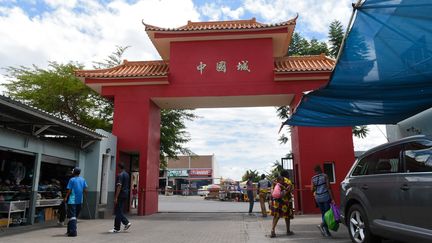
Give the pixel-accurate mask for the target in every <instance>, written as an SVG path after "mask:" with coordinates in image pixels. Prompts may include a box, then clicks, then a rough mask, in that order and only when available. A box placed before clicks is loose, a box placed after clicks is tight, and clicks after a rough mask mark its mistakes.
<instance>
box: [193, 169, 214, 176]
mask: <svg viewBox="0 0 432 243" xmlns="http://www.w3.org/2000/svg"><path fill="white" fill-rule="evenodd" d="M211 174H212V170H211V169H194V170H190V172H189V175H190V176H211Z"/></svg>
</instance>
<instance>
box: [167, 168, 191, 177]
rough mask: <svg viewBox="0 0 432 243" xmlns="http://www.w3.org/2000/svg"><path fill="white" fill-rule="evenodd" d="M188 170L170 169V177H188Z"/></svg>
mask: <svg viewBox="0 0 432 243" xmlns="http://www.w3.org/2000/svg"><path fill="white" fill-rule="evenodd" d="M188 176H189V174H188V171H187V170H168V177H188Z"/></svg>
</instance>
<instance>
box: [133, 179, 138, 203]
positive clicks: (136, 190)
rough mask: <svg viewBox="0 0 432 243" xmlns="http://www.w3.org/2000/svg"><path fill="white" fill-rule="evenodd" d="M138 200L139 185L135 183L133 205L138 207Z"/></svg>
mask: <svg viewBox="0 0 432 243" xmlns="http://www.w3.org/2000/svg"><path fill="white" fill-rule="evenodd" d="M137 201H138V189H137V185H136V184H134V185H133V189H132V207H133V208H137Z"/></svg>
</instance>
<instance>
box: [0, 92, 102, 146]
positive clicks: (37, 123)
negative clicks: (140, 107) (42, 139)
mask: <svg viewBox="0 0 432 243" xmlns="http://www.w3.org/2000/svg"><path fill="white" fill-rule="evenodd" d="M0 108H1V109H0V125H2V126H3V127H4V128H13V129H14V130H19V131H21V132H24V133H29V134H33V132H34V131H33V129H35V128H36V129H40V128H41V127H43V126H49V128H48V127H47V128H46V129H43V130H44V132H41V133H40V134H38V135H39V136H40V135H44V134H49V135H54V136H55V135H58V136H66V137H70V138H72V140H74V141H78V140H81V141H90V140H100V139H102V138H104V137H105V136H103V135H101V134H99V133H97V132H96V131H94V130H92V129H90V128H88V127H85V126H82V125H79V124H77V123H74V122H72V121H68V120H65V119H62V118H60V117H58V116H56V115H54V114H51V113H49V112H46V111H44V110H41V109H39V108H36V107H33V106H30V105H27V104H24V103H22V102H19V101H16V100H14V99H12V98H10V97H6V96H4V95H0ZM33 135H34V134H33Z"/></svg>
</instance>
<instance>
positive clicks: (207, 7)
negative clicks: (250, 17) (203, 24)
mask: <svg viewBox="0 0 432 243" xmlns="http://www.w3.org/2000/svg"><path fill="white" fill-rule="evenodd" d="M199 11H200V12H201V13H202V14H203V15H204V16H207V17H208V18H209V19H210V20H212V21H216V20H228V19H235V20H238V19H240V18H241V16H242V15H243V14H244V12H245V10H244V8H243V7H239V8H237V9H231V7H229V6H220V5H219V4H216V3H214V2H213V3H205V4H204V5H203V6H201V7H200V8H199Z"/></svg>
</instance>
